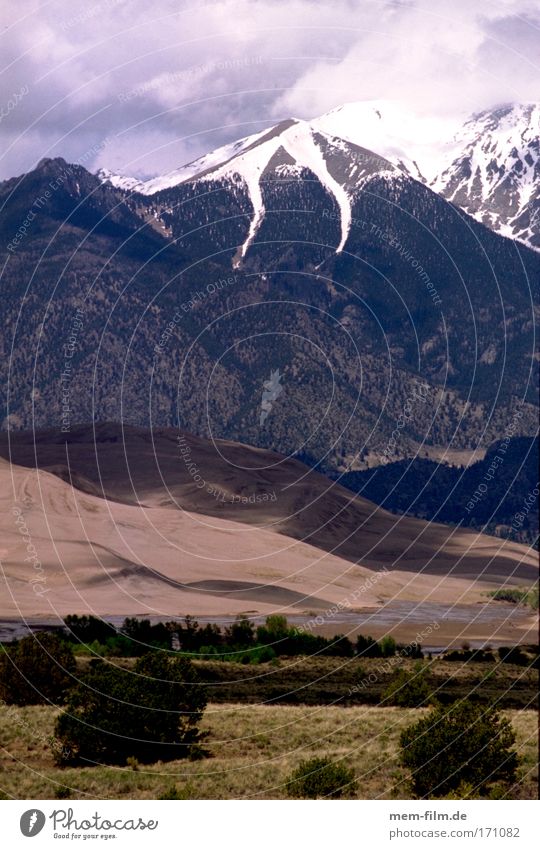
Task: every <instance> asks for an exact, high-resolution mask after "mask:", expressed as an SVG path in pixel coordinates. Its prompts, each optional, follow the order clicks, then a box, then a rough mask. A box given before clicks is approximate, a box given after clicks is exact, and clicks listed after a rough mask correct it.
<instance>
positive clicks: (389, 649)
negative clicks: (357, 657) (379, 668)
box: [380, 634, 397, 657]
mask: <svg viewBox="0 0 540 849" xmlns="http://www.w3.org/2000/svg"><path fill="white" fill-rule="evenodd" d="M380 645H381V654H382V656H383V657H394V655H395V653H396V647H397V646H396V641H395V640H394V638H393V637H391V636H390V635H389V634H387V635H386V637H383V638H382V640H381V643H380Z"/></svg>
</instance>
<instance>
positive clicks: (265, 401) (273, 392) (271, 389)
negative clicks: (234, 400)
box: [259, 369, 283, 425]
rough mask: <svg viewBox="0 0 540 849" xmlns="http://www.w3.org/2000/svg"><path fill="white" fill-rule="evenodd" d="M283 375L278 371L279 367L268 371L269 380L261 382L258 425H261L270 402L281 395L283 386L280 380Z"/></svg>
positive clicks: (270, 407) (270, 405)
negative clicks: (261, 392) (261, 390)
mask: <svg viewBox="0 0 540 849" xmlns="http://www.w3.org/2000/svg"><path fill="white" fill-rule="evenodd" d="M282 377H283V375H281V374H280V373H279V369H276V370H275V371H272V372H270V378H269V380H265V381H264V383H263V387H264V389H263V394H262V401H261V416H260V419H259V425H263V424H264V423H265V421H266V419H267V417H268V414H269V413H270V410H271V409H272V402H273V401H275V400H276V398H278V397H279V395H281V393H282V392H283V386H282V385H281V384H280V382H279V381H280V380H281V378H282Z"/></svg>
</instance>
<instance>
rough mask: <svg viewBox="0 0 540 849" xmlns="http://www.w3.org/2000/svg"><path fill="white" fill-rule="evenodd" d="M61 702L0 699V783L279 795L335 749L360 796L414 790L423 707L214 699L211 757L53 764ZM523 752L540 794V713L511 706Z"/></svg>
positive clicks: (33, 790) (26, 790)
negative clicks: (414, 742)
mask: <svg viewBox="0 0 540 849" xmlns="http://www.w3.org/2000/svg"><path fill="white" fill-rule="evenodd" d="M57 713H58V711H57V710H56V709H55V708H51V707H43V706H35V707H24V708H18V707H10V706H6V705H2V706H1V707H0V723H1V725H0V729H1V731H0V735H1V740H0V742H1V745H2V750H1V760H0V786H1V790H2V792H3V794H4V797H5V798H16V799H33V798H35V799H39V798H44V799H51V798H52V799H54V798H58V799H84V798H97V799H133V798H139V799H155V798H160V797H162V796H163V795H166V794H169V793H170V792H171V790H173V791H174V792H175V794H176V796H177V798H185V799H279V798H284V797H285V796H286V792H285V783H286V780H287V778H288V776H289V775H290V773H291V771H292V770H293V769H294V768H295V767H296V766H297V765H298V764H299V763H300V761H302V760H303V759H305V758H309V757H313V756H325V755H327V756H329V757H331V758H332V759H334V760H338V759H343V761H344V762H345V763H347V765H349V766H352V767H354V769H355V770H356V774H357V777H358V796H359V798H364V799H379V798H396V799H399V798H410V792H409V789H408V784H407V776H406V775H405V773H404V772H403V771H402V770H401V769H400V767H399V765H398V763H397V752H398V741H399V734H400V731H401V729H402V728H404V727H405V726H407V725H409V724H410V723H412V722H413V721H415V720H416V719H417V718H418V717H419V716H420V715H421V714H422V709H402V708H386V707H371V706H357V707H345V708H344V707H329V706H317V707H312V706H299V705H296V706H293V705H275V706H263V705H252V704H215V703H211V704H209V706H208V708H207V710H206V713H205V716H204V720H203V726H202V727H203V730H204V731H205V732H207V738H206V740H205V747H206V749H207V750H208V757H207V758H204V759H203V760H197V761H193V762H190V761H175V762H173V763H168V764H162V763H157V764H153V765H151V766H143V765H138V764H136V763H134V764H132V765H131V766H130V767H126V768H113V767H102V766H95V767H87V768H84V769H81V768H78V769H60V768H58V767H55V766H54V763H53V758H52V755H51V750H50V746H49V742H48V738H49V736H50V735H51V734H52V732H53V725H54V719H55V716H56V715H57ZM505 713H506V715H507V716H508V717H509V718H510V719H511V721H512V724H513V727H514V729H515V731H516V735H517V744H516V745H517V748H518V751H519V754H520V757H521V765H520V769H519V775H518V781H517V783H516V784H515V785H514V786H513V787H512V788H511V790H510V791H509V793H508V796H509V797H510V798H519V799H528V798H536V791H537V783H536V782H537V766H536V765H537V751H538V748H537V742H538V741H537V722H536V714H535V712H534V711H531V710H520V711H516V710H509V711H505Z"/></svg>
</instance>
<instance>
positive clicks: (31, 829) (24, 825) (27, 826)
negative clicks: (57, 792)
mask: <svg viewBox="0 0 540 849" xmlns="http://www.w3.org/2000/svg"><path fill="white" fill-rule="evenodd" d="M44 825H45V814H44V813H43V811H39V810H38V809H37V808H31V809H30V810H29V811H25V812H24V814H23V815H22V817H21V831H22V833H23V834H24V836H25V837H35V836H36V834H39V832H40V831H41V829H42V828H43V826H44Z"/></svg>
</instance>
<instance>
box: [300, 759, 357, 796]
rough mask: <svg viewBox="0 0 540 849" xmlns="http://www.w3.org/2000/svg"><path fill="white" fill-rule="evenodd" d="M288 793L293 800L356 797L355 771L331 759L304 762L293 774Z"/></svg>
mask: <svg viewBox="0 0 540 849" xmlns="http://www.w3.org/2000/svg"><path fill="white" fill-rule="evenodd" d="M287 793H288V795H289V796H290V797H291V798H293V799H347V798H349V799H350V798H354V797H355V796H356V779H355V774H354V770H353V769H349V768H348V767H346V766H345V765H344V764H340V763H333V762H332V761H331V760H330V758H312V759H311V760H309V761H302V763H301V764H300V766H299V767H298V768H297V769H295V770H294V772H293V773H292V775H291V777H290V779H289V782H288V785H287Z"/></svg>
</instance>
